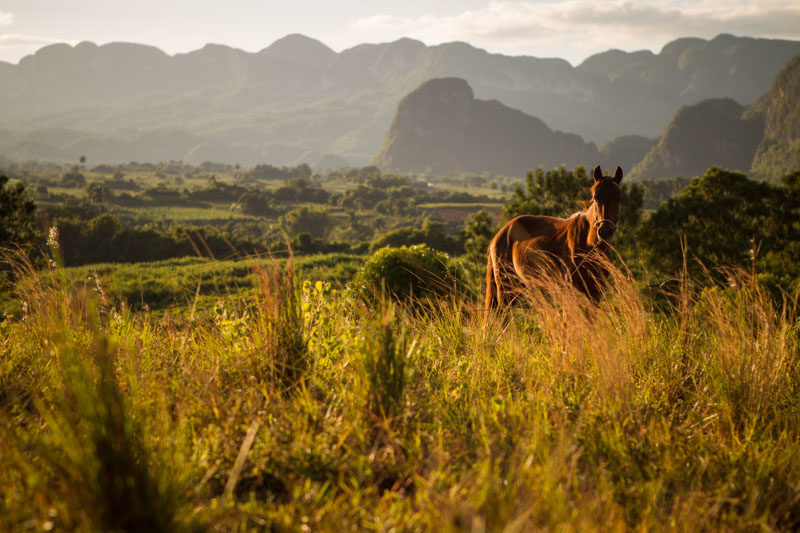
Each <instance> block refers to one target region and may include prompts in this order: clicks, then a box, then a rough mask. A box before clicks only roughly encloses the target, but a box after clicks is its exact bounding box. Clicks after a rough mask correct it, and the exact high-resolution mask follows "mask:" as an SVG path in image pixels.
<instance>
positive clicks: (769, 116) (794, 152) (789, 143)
mask: <svg viewBox="0 0 800 533" xmlns="http://www.w3.org/2000/svg"><path fill="white" fill-rule="evenodd" d="M799 96H800V56H799V57H795V58H794V59H792V60H791V61H789V63H788V64H787V65H786V66H785V67H784V68H783V69H782V70H781V72H780V73H779V74H778V76H777V77H776V78H775V81H774V82H773V84H772V87H771V88H770V90H769V91H767V92H766V93H764V95H763V96H761V98H759V99H758V101H757V102H756V103H755V104H754V105H753V110H754V111H753V112H754V113H763V114H764V115H765V123H766V124H765V127H764V137H763V139H762V140H761V144H760V145H759V147H758V151H757V152H756V155H755V159H754V160H753V166H752V172H753V174H755V175H756V176H758V177H760V178H763V179H767V180H769V181H772V182H777V181H778V180H779V179H780V178H781V176H783V174H784V173H785V169H786V168H800V143H798V140H799V139H800V103H798V97H799Z"/></svg>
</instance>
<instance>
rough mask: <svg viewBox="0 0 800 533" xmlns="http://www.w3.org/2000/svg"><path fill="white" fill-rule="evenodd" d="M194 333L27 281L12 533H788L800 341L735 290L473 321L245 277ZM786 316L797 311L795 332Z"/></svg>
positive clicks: (539, 302)
mask: <svg viewBox="0 0 800 533" xmlns="http://www.w3.org/2000/svg"><path fill="white" fill-rule="evenodd" d="M256 272H257V279H258V289H257V290H256V292H255V293H254V294H253V295H252V296H251V297H249V298H247V299H245V300H244V301H243V302H242V305H241V306H240V307H228V306H227V305H224V304H219V305H218V306H217V308H216V310H215V312H214V313H213V314H212V316H210V317H208V318H202V319H198V320H193V321H186V320H176V319H175V318H173V317H172V316H164V317H163V318H156V317H155V316H153V315H148V314H135V313H131V312H130V311H128V310H125V309H119V308H117V309H114V308H107V307H105V306H104V305H103V303H102V301H98V300H97V299H95V298H94V297H92V295H91V294H90V293H87V292H85V291H80V290H78V291H75V290H74V289H73V287H72V286H71V285H69V284H64V283H63V282H61V281H60V280H61V279H62V273H61V272H60V270H58V269H56V270H53V271H49V272H47V271H46V272H43V273H41V274H40V275H36V274H33V273H28V275H31V276H34V278H33V279H34V282H33V283H32V284H30V285H28V286H27V287H26V288H25V289H24V290H23V292H22V293H21V294H20V297H21V298H24V300H25V301H26V302H27V303H28V305H27V308H26V309H25V311H24V314H23V316H21V317H20V319H18V320H10V321H6V322H4V323H3V325H2V328H3V339H4V341H3V342H2V344H0V355H2V359H0V360H2V362H3V364H2V366H0V390H2V395H0V424H2V428H3V430H2V431H0V445H1V446H2V449H3V452H4V453H3V454H0V483H2V485H3V487H4V488H5V490H4V491H3V493H2V497H0V520H2V525H0V527H2V528H3V529H18V528H19V527H20V526H21V525H22V524H30V525H31V526H32V527H35V528H41V529H45V530H49V529H69V530H85V531H96V530H112V529H113V530H141V529H147V530H152V531H158V530H170V531H178V530H195V529H217V530H233V529H274V530H294V529H298V527H300V526H303V525H304V526H307V527H308V528H309V529H311V530H330V529H333V528H335V529H337V530H338V529H341V528H345V529H351V528H355V529H370V528H374V527H382V528H397V529H403V530H448V529H449V530H472V529H475V528H479V529H481V530H489V531H497V530H503V529H505V528H508V527H513V528H519V529H522V530H526V529H552V530H556V529H558V530H561V529H565V528H567V529H574V530H578V529H579V530H589V529H592V530H594V529H604V530H605V529H610V528H613V529H618V530H623V529H641V528H647V529H655V530H660V529H675V530H687V531H688V530H691V531H696V530H698V529H701V530H720V529H725V530H730V529H732V530H742V529H744V530H750V529H756V528H767V529H773V530H793V529H796V528H797V527H798V526H800V494H799V493H798V491H797V486H796V480H797V479H798V476H800V449H798V442H800V435H799V434H798V431H800V430H799V429H798V428H800V425H799V424H798V423H797V417H796V414H797V412H798V407H800V406H798V396H797V394H795V391H796V390H797V387H798V385H800V366H798V355H800V352H799V350H800V348H798V337H797V335H796V331H797V330H796V318H795V316H794V315H793V314H791V313H790V312H785V311H782V310H781V309H776V308H775V307H774V306H773V304H772V301H771V300H770V299H769V298H768V297H767V296H766V295H765V294H764V292H763V290H762V288H761V287H760V285H759V284H758V283H757V282H756V281H754V280H753V279H751V278H748V277H747V276H741V277H737V278H736V280H737V283H736V284H734V285H732V287H730V288H727V289H717V290H710V291H705V292H703V293H702V294H699V295H697V294H696V293H694V292H693V291H691V290H689V289H688V287H685V286H684V287H682V289H681V292H680V294H679V295H678V298H677V299H676V300H677V301H680V302H681V306H680V307H677V308H675V309H673V310H671V311H670V312H669V313H667V314H666V315H664V314H659V313H656V312H654V311H653V310H651V309H650V307H649V306H648V304H647V303H645V302H644V301H642V300H641V298H640V297H639V296H638V291H637V288H636V285H635V284H634V283H633V280H631V279H628V278H625V277H623V276H617V278H616V279H615V280H614V281H613V285H612V289H611V293H610V295H609V297H608V298H606V300H605V301H604V302H603V303H602V304H601V306H600V307H599V308H594V309H592V310H591V312H587V311H588V310H587V309H584V302H583V301H582V300H581V299H580V297H578V296H577V295H576V294H575V293H574V292H571V291H561V290H559V289H558V288H556V287H553V288H552V290H551V291H550V297H549V298H542V297H540V296H539V295H535V294H531V295H530V297H529V298H528V303H529V307H528V308H527V309H524V310H521V311H520V312H518V313H512V314H511V316H509V317H508V318H507V319H506V320H499V319H498V320H492V321H490V323H489V324H488V325H487V327H486V328H482V327H481V324H480V315H481V314H482V313H481V312H480V309H476V307H475V305H474V304H472V303H471V299H470V298H466V299H463V298H456V299H455V300H453V299H446V300H442V301H440V302H439V305H438V306H437V307H436V308H430V309H429V311H428V312H427V313H426V314H422V315H420V314H418V313H416V312H414V313H412V312H410V310H406V309H405V308H404V307H403V306H397V305H392V304H390V303H388V302H384V303H380V302H379V303H377V304H376V307H369V308H366V307H363V306H362V305H361V304H360V303H359V301H357V300H353V299H351V298H350V297H349V296H347V295H346V294H345V293H343V292H340V291H337V290H335V289H333V288H332V287H330V285H328V284H326V283H323V282H319V283H311V282H309V283H306V284H304V285H303V286H302V288H301V287H300V286H298V282H297V281H296V280H295V278H294V277H293V275H292V271H291V269H288V270H287V269H283V268H277V267H271V266H269V265H268V264H267V265H264V266H263V267H259V268H258V269H257V270H256ZM786 311H788V310H786Z"/></svg>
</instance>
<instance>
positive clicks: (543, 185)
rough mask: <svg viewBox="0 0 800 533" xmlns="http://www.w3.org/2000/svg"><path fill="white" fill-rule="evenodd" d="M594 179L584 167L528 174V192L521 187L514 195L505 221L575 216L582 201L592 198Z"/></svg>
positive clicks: (506, 208) (509, 203) (504, 209)
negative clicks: (538, 217) (539, 216)
mask: <svg viewBox="0 0 800 533" xmlns="http://www.w3.org/2000/svg"><path fill="white" fill-rule="evenodd" d="M592 183H594V182H593V180H592V178H591V177H590V176H588V175H587V174H586V168H584V167H583V166H582V165H580V166H577V167H575V169H574V170H567V168H566V167H564V166H561V167H560V168H554V169H553V170H548V171H547V173H546V174H545V173H544V171H542V167H539V168H537V169H536V172H535V173H533V172H528V175H527V176H526V177H525V185H526V187H525V190H523V189H522V188H521V187H517V188H516V190H515V191H514V196H512V197H511V199H510V200H508V201H506V203H505V205H504V206H503V219H504V220H511V219H512V218H514V217H516V216H519V215H550V216H556V217H565V216H568V215H569V214H570V213H573V212H574V211H575V210H576V209H577V208H578V207H579V206H580V202H581V201H588V200H589V199H590V194H589V188H590V187H591V186H592Z"/></svg>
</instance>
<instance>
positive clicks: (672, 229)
mask: <svg viewBox="0 0 800 533" xmlns="http://www.w3.org/2000/svg"><path fill="white" fill-rule="evenodd" d="M796 176H797V174H796V173H795V174H793V175H790V176H787V177H786V178H785V181H784V185H783V186H781V187H778V186H774V185H770V184H768V183H765V182H759V181H753V180H749V179H747V177H745V176H744V175H743V174H739V173H736V172H728V171H725V170H721V169H719V168H716V167H713V168H710V169H709V170H708V171H706V173H705V174H703V175H702V176H700V177H698V178H695V179H694V180H692V182H691V183H690V184H689V185H688V186H687V187H686V188H685V189H684V190H683V191H682V192H681V193H680V194H679V195H677V196H675V197H673V198H671V199H669V200H668V201H667V202H665V203H664V204H662V206H661V207H660V208H659V209H658V210H657V211H656V212H655V213H653V215H652V216H651V217H650V219H649V220H647V221H646V222H645V223H644V224H643V225H642V228H641V232H640V235H641V239H640V243H641V246H642V249H643V251H644V253H645V259H646V261H647V263H648V265H649V266H650V267H651V268H653V269H656V270H657V271H658V272H661V273H664V274H673V273H675V272H678V271H679V270H681V268H682V267H683V263H684V256H685V255H686V256H688V258H689V264H688V268H689V271H690V273H692V274H693V275H694V276H701V273H702V272H703V270H702V269H703V268H704V267H703V266H702V265H704V266H705V267H707V268H716V267H720V266H735V267H740V268H748V269H749V268H754V269H756V270H757V271H759V272H763V273H765V274H767V275H769V276H772V277H774V278H775V279H776V280H778V281H780V282H781V284H782V285H784V286H785V287H787V288H789V287H790V285H791V283H793V282H795V281H796V280H798V279H800V269H798V266H797V262H796V257H797V255H796V254H797V250H798V249H797V243H798V242H799V241H800V193H798V190H799V189H798V188H797V182H798V180H797V178H796ZM792 257H794V259H792ZM694 259H697V260H698V261H699V263H698V262H696V261H694ZM701 264H702V265H701Z"/></svg>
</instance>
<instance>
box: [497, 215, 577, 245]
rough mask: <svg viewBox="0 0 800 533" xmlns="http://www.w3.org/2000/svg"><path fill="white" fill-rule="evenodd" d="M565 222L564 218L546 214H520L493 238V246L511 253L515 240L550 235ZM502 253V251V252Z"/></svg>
mask: <svg viewBox="0 0 800 533" xmlns="http://www.w3.org/2000/svg"><path fill="white" fill-rule="evenodd" d="M563 223H564V219H563V218H558V217H550V216H545V215H520V216H518V217H516V218H513V219H511V220H509V221H508V222H507V223H506V225H505V226H503V227H502V228H501V229H500V231H498V232H497V234H496V235H495V236H494V239H492V244H491V248H492V249H494V250H496V251H497V252H500V251H501V250H502V251H504V252H505V253H510V252H511V249H512V248H513V246H514V243H515V242H523V241H530V240H532V239H535V238H537V237H544V236H545V235H550V234H551V233H553V232H554V231H555V230H556V228H557V227H558V226H559V225H560V224H563ZM501 253H502V252H501Z"/></svg>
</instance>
